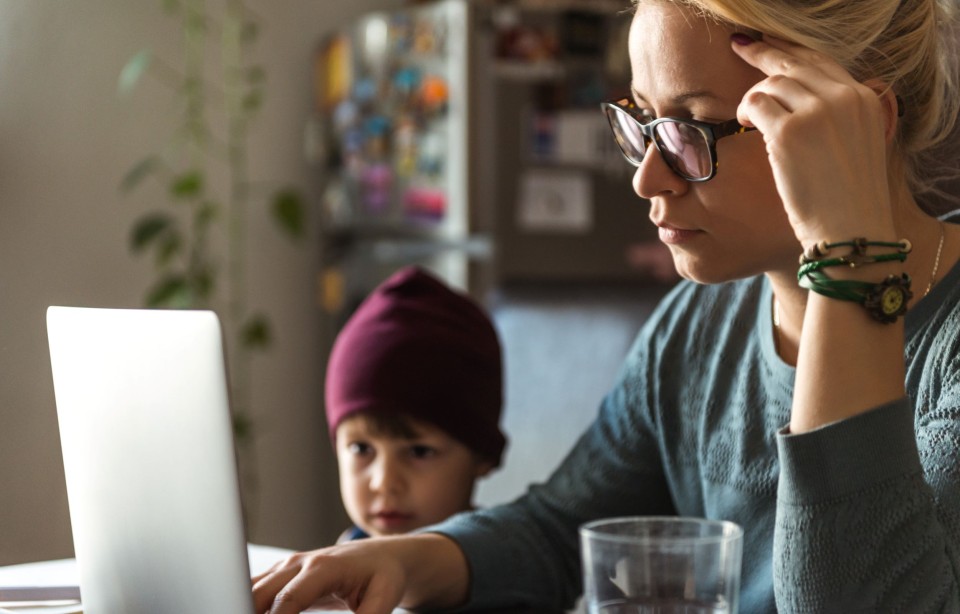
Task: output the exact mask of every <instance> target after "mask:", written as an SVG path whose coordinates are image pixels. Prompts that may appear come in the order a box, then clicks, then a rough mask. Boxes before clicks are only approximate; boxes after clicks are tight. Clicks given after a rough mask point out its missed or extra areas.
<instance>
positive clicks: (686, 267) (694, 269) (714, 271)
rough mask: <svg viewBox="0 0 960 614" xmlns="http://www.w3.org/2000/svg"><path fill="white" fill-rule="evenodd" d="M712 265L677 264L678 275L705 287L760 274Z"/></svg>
mask: <svg viewBox="0 0 960 614" xmlns="http://www.w3.org/2000/svg"><path fill="white" fill-rule="evenodd" d="M712 264H713V266H711V265H710V264H709V263H705V262H689V261H687V262H677V273H678V274H679V275H680V277H682V278H683V279H686V280H688V281H692V282H694V283H698V284H704V285H710V284H722V283H725V282H728V281H735V280H737V279H745V278H747V277H753V276H754V275H758V274H759V273H758V272H755V271H744V270H738V269H735V268H719V267H717V266H715V265H716V264H717V263H712Z"/></svg>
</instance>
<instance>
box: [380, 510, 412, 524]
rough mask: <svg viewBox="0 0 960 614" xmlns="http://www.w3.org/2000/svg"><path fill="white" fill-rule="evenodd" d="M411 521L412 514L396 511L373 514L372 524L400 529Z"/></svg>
mask: <svg viewBox="0 0 960 614" xmlns="http://www.w3.org/2000/svg"><path fill="white" fill-rule="evenodd" d="M412 520H413V514H408V513H405V512H398V511H396V510H384V511H381V512H375V513H374V514H373V521H374V523H376V524H378V525H380V526H383V527H386V528H393V527H400V526H403V525H405V524H408V523H409V522H410V521H412Z"/></svg>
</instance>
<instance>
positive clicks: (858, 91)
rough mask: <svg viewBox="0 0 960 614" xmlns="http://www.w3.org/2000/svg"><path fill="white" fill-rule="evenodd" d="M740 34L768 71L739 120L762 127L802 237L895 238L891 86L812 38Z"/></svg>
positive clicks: (744, 51) (751, 58)
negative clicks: (852, 70)
mask: <svg viewBox="0 0 960 614" xmlns="http://www.w3.org/2000/svg"><path fill="white" fill-rule="evenodd" d="M732 40H733V45H732V46H733V49H734V51H735V52H736V53H737V54H738V55H739V56H740V57H741V58H743V60H744V61H746V62H747V63H748V64H750V65H751V66H754V67H755V68H757V69H759V70H760V71H761V72H763V73H764V74H766V75H767V78H766V79H763V80H762V81H760V82H759V83H757V84H756V85H755V86H753V87H752V88H751V89H750V90H749V91H748V92H747V93H746V95H744V97H743V100H742V101H741V103H740V106H739V108H738V109H737V119H738V120H739V121H740V123H742V124H744V125H747V126H754V127H756V128H757V129H758V130H759V131H760V132H761V133H762V134H763V138H764V142H765V143H766V148H767V155H768V157H769V160H770V165H771V167H772V168H773V175H774V179H775V181H776V185H777V190H778V192H779V193H780V197H781V198H782V199H783V203H784V207H785V208H786V212H787V216H788V218H789V220H790V223H791V225H792V226H793V229H794V232H795V233H796V235H797V239H799V240H800V242H801V243H802V244H803V246H804V247H807V246H809V245H810V244H811V243H816V242H818V241H822V240H831V241H844V240H848V239H851V238H853V237H859V236H865V237H869V238H870V239H874V240H889V241H892V240H895V239H896V237H894V236H893V235H894V233H895V228H894V221H893V213H892V210H891V204H890V195H889V194H890V193H889V183H888V180H887V173H888V169H887V156H886V151H887V138H888V136H890V135H892V134H893V127H894V126H895V125H896V102H895V101H894V96H893V94H892V93H891V92H889V91H884V89H883V84H878V90H874V89H871V88H870V87H868V86H867V85H865V84H862V83H859V82H857V81H856V80H855V79H854V78H853V77H852V76H851V75H850V74H849V73H848V72H847V71H846V70H845V69H844V68H843V67H842V66H840V65H839V64H837V63H836V62H834V61H833V60H831V59H830V58H828V57H826V56H825V55H823V54H821V53H818V52H816V51H813V50H811V49H808V48H806V47H802V46H800V45H797V44H793V43H789V42H786V41H783V40H780V39H776V38H766V39H764V40H761V41H754V42H752V43H751V42H749V41H748V40H747V39H745V35H743V34H735V35H734V37H733V39H732ZM878 94H879V95H878ZM891 107H892V108H891Z"/></svg>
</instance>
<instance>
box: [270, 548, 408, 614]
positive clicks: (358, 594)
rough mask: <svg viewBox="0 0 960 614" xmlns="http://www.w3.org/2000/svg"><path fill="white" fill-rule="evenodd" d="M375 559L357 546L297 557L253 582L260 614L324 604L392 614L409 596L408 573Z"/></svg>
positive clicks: (284, 613)
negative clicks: (406, 590) (405, 577)
mask: <svg viewBox="0 0 960 614" xmlns="http://www.w3.org/2000/svg"><path fill="white" fill-rule="evenodd" d="M373 555H375V553H367V552H366V551H365V550H364V549H362V548H356V547H341V548H340V549H339V550H337V549H336V548H333V549H327V550H318V551H314V552H307V553H298V554H294V555H293V556H291V557H289V558H288V559H286V560H285V561H282V562H280V563H278V564H276V565H274V566H273V567H272V568H271V569H270V570H268V571H267V572H265V573H262V574H259V575H257V576H256V577H254V578H253V584H254V585H253V601H254V607H255V611H256V612H257V613H258V614H265V613H269V614H296V613H298V612H302V611H303V610H306V609H307V608H310V607H316V606H322V607H325V608H327V609H334V610H343V609H351V610H354V611H356V612H358V613H361V614H390V612H392V611H393V609H394V608H395V607H396V606H397V604H399V603H400V600H401V598H402V597H403V589H404V583H403V581H402V572H400V571H399V569H398V568H396V567H397V566H395V565H391V563H390V561H385V560H382V557H377V556H373ZM384 572H385V573H384Z"/></svg>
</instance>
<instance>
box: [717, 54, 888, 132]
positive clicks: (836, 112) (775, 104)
mask: <svg viewBox="0 0 960 614" xmlns="http://www.w3.org/2000/svg"><path fill="white" fill-rule="evenodd" d="M751 40H752V39H748V38H745V37H744V36H742V35H740V36H737V35H735V36H734V37H733V38H732V43H733V44H732V47H733V49H734V50H735V52H736V53H737V54H738V55H740V57H741V58H742V59H743V60H744V61H745V62H747V63H748V64H750V65H752V66H754V67H755V68H757V69H759V70H761V71H762V72H764V73H765V74H767V75H768V76H767V78H766V79H763V80H762V81H760V82H759V83H757V84H756V85H755V86H753V87H752V88H751V89H750V90H749V91H748V92H747V93H746V94H745V95H744V97H743V100H742V102H741V105H740V106H739V108H738V109H737V118H738V120H739V121H740V123H742V124H744V125H749V126H753V127H756V128H759V129H760V130H761V132H764V131H769V130H771V129H774V128H778V127H782V125H783V122H784V121H785V120H786V119H788V117H789V116H793V120H794V124H793V127H794V128H795V129H796V130H798V131H800V132H801V133H803V132H805V130H807V129H809V128H813V127H815V126H814V123H815V122H817V121H828V120H832V121H833V122H834V123H836V124H837V125H842V124H844V123H847V122H849V121H850V120H851V119H852V120H855V121H856V122H857V123H860V122H861V121H862V120H863V119H864V118H867V120H868V121H869V122H870V124H871V125H872V124H874V123H876V122H875V121H873V119H874V118H875V117H877V118H878V117H879V113H878V111H879V109H880V101H879V99H878V98H877V96H876V94H875V93H874V92H873V90H872V89H870V88H869V87H867V86H865V85H863V84H861V83H858V82H857V81H856V80H855V79H854V78H853V77H852V76H851V75H850V74H849V73H848V72H847V71H846V70H845V69H844V68H843V67H842V66H840V65H839V64H837V63H836V62H835V61H833V60H832V59H830V58H829V57H827V56H825V55H824V54H822V53H819V52H817V51H814V50H812V49H808V48H806V47H803V46H801V45H797V44H794V43H790V42H787V41H784V40H781V39H777V38H770V37H768V38H765V39H764V40H761V41H752V42H749V41H751ZM804 118H806V119H807V120H808V121H806V122H804V121H803V119H804ZM797 120H800V121H799V122H798V121H797Z"/></svg>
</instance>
